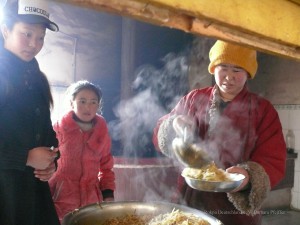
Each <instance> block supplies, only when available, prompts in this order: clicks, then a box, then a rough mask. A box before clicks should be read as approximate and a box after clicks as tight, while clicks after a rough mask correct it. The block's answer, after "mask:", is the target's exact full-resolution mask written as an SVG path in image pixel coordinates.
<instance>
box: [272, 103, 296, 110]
mask: <svg viewBox="0 0 300 225" xmlns="http://www.w3.org/2000/svg"><path fill="white" fill-rule="evenodd" d="M273 106H274V108H275V109H276V110H300V105H292V104H287V105H279V104H274V105H273Z"/></svg>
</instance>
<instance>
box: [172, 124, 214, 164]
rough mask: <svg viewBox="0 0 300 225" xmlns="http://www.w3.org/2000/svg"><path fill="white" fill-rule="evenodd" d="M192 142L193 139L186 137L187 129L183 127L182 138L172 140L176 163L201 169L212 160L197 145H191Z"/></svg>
mask: <svg viewBox="0 0 300 225" xmlns="http://www.w3.org/2000/svg"><path fill="white" fill-rule="evenodd" d="M193 140H194V138H193V137H190V136H189V135H188V132H187V127H184V129H183V136H182V137H176V138H175V139H174V140H173V142H172V147H173V152H174V153H175V156H176V158H177V159H178V161H179V162H180V163H181V164H183V165H184V166H185V167H192V168H201V167H203V166H205V165H207V164H209V163H211V162H212V159H211V158H210V157H209V156H208V154H207V153H206V152H205V151H204V150H203V149H202V148H201V147H200V145H199V144H197V143H193Z"/></svg>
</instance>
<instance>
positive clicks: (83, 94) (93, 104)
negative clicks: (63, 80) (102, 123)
mask: <svg viewBox="0 0 300 225" xmlns="http://www.w3.org/2000/svg"><path fill="white" fill-rule="evenodd" d="M71 106H72V109H73V111H74V113H75V114H76V116H77V117H78V118H79V119H80V120H82V121H84V122H89V121H91V120H92V119H93V118H94V117H95V115H96V113H97V110H98V108H99V99H98V97H97V95H96V94H95V92H94V91H92V90H89V89H83V90H81V91H80V92H78V93H77V95H76V96H75V99H74V100H73V101H72V102H71Z"/></svg>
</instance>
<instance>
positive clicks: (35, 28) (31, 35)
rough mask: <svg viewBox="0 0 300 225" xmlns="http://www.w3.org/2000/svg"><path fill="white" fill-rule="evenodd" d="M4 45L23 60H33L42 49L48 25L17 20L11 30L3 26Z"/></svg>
mask: <svg viewBox="0 0 300 225" xmlns="http://www.w3.org/2000/svg"><path fill="white" fill-rule="evenodd" d="M2 34H3V37H4V47H5V48H6V49H7V50H9V51H11V52H12V53H13V54H15V55H16V56H18V57H19V58H21V59H22V60H24V61H26V62H29V61H31V60H32V59H33V58H34V57H35V56H36V55H37V54H38V53H39V52H40V50H41V49H42V47H43V45H44V38H45V35H46V27H45V26H44V25H42V24H28V23H23V22H17V23H15V25H14V26H13V28H12V29H11V30H10V29H8V27H6V26H5V25H4V26H3V27H2Z"/></svg>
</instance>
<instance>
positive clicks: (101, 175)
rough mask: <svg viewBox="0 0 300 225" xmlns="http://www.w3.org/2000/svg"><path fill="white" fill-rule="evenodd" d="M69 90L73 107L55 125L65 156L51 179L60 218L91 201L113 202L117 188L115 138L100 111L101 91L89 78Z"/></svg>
mask: <svg viewBox="0 0 300 225" xmlns="http://www.w3.org/2000/svg"><path fill="white" fill-rule="evenodd" d="M67 93H69V95H70V103H71V107H72V110H71V111H69V112H68V113H67V114H65V115H64V116H63V117H62V118H61V120H60V121H58V122H57V123H55V124H54V130H55V131H56V134H57V138H58V141H59V149H60V152H61V158H60V159H59V160H58V170H57V172H56V173H55V174H54V176H53V177H52V178H51V179H50V180H49V184H50V188H51V192H52V197H53V200H54V203H55V207H56V210H57V213H58V215H59V218H60V220H62V219H63V217H64V216H65V215H66V214H67V213H68V212H71V211H73V210H75V209H77V208H79V207H82V206H85V205H87V204H92V203H96V202H101V201H113V200H114V195H113V194H114V193H113V192H114V189H115V175H114V172H113V171H112V168H113V157H112V155H111V151H110V150H111V139H110V136H109V132H108V128H107V124H106V121H105V119H104V118H103V117H102V116H101V115H99V114H97V111H98V109H99V108H100V109H101V106H102V93H101V90H100V88H98V87H97V86H96V85H94V84H92V83H90V82H88V81H78V82H76V83H74V84H72V85H71V86H70V87H69V88H68V90H67Z"/></svg>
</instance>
